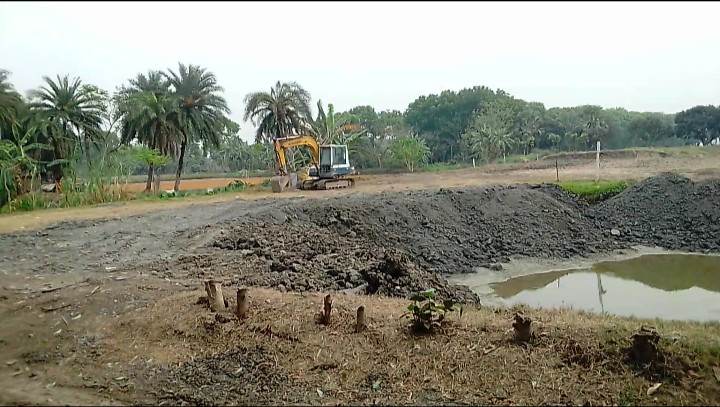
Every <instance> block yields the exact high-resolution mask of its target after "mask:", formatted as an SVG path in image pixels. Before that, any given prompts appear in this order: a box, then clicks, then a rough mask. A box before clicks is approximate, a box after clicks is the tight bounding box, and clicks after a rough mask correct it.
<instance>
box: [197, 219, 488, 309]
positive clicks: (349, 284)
mask: <svg viewBox="0 0 720 407" xmlns="http://www.w3.org/2000/svg"><path fill="white" fill-rule="evenodd" d="M213 245H214V247H216V248H220V249H223V251H224V252H225V253H223V254H220V255H218V254H213V255H209V256H206V257H204V259H203V260H204V261H206V263H204V264H203V266H204V267H202V268H201V269H202V270H204V271H203V274H202V275H195V277H210V276H212V277H214V278H218V277H220V278H223V277H230V278H231V280H232V283H233V284H239V285H253V286H263V287H275V288H279V289H280V290H291V291H299V292H304V291H327V290H355V291H357V292H360V293H365V294H381V295H389V296H397V297H409V296H411V295H412V294H415V293H417V292H419V291H423V290H426V289H428V288H434V289H435V290H436V291H437V293H438V296H439V297H441V298H445V299H453V300H455V301H459V302H476V301H477V299H478V298H477V296H476V295H475V294H473V293H472V292H471V291H470V290H469V289H468V288H467V287H464V286H455V285H450V284H449V283H448V282H447V280H446V279H445V278H444V277H442V276H441V275H440V274H438V273H433V272H429V271H427V270H424V269H422V268H421V267H418V265H417V264H415V263H414V262H413V261H412V260H411V259H410V258H409V257H408V256H407V255H406V254H405V253H403V252H401V251H398V250H396V249H392V248H388V249H386V248H385V247H382V246H378V245H376V244H375V243H374V242H371V241H369V240H367V239H365V238H363V237H361V236H357V235H354V236H353V234H351V233H344V234H341V235H339V234H338V232H337V231H335V230H332V229H329V228H327V227H324V226H317V225H308V226H305V225H299V224H297V223H295V222H288V223H283V224H280V225H278V224H270V223H265V222H261V223H259V224H252V223H250V224H244V225H241V226H235V227H233V228H232V229H230V230H229V231H227V232H224V233H223V236H222V237H220V238H219V239H218V240H216V241H215V242H214V243H213ZM228 251H229V252H228ZM228 256H229V257H231V258H232V259H234V260H232V261H227V260H225V261H224V262H223V263H219V262H218V261H217V259H222V258H227V257H228ZM196 262H197V260H195V259H193V260H192V262H191V263H190V264H189V266H190V269H192V267H193V266H194V265H195V264H196Z"/></svg>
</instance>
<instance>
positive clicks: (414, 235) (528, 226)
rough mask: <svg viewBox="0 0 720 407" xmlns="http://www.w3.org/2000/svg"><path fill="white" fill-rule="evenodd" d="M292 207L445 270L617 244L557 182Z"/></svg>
mask: <svg viewBox="0 0 720 407" xmlns="http://www.w3.org/2000/svg"><path fill="white" fill-rule="evenodd" d="M307 204H308V207H303V208H298V209H295V208H287V212H286V213H297V214H298V215H297V218H298V220H300V221H304V222H311V223H312V224H313V225H317V226H322V227H326V228H329V229H331V230H333V231H335V233H336V234H338V235H340V236H343V235H350V236H358V237H362V238H365V239H367V240H369V241H372V242H374V243H375V244H377V245H379V246H383V247H393V248H397V249H400V250H402V251H404V252H406V253H408V254H409V255H410V256H411V257H412V259H413V261H415V262H416V263H417V264H418V265H420V266H421V267H423V268H426V269H428V270H429V271H432V272H437V273H443V274H445V273H466V272H471V271H473V268H475V267H478V266H486V267H487V266H490V265H491V264H493V263H498V262H505V261H508V258H509V257H510V256H514V255H523V256H532V257H539V258H568V257H572V256H575V255H579V254H583V253H588V252H594V251H605V250H610V249H613V248H615V244H614V242H613V239H606V238H605V237H604V235H603V233H602V231H600V230H597V229H596V228H594V227H591V226H592V223H591V222H589V221H588V219H587V218H586V217H585V216H584V214H583V210H582V208H581V207H580V206H579V205H578V204H577V203H575V201H574V200H572V198H570V197H569V196H567V195H565V194H564V193H562V192H561V191H559V190H558V189H557V188H556V187H554V186H539V187H531V186H527V185H520V186H511V187H489V188H471V189H441V190H439V191H413V192H407V193H385V194H380V195H378V196H358V197H355V196H351V197H343V198H340V199H328V200H323V201H321V202H313V203H312V207H309V205H310V202H307Z"/></svg>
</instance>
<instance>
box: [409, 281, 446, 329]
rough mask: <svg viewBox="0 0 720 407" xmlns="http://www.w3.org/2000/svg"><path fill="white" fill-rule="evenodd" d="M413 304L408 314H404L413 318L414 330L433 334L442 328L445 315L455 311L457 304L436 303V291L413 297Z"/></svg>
mask: <svg viewBox="0 0 720 407" xmlns="http://www.w3.org/2000/svg"><path fill="white" fill-rule="evenodd" d="M410 299H411V300H412V301H413V302H412V304H410V305H408V312H407V313H405V314H403V315H405V316H409V317H410V318H412V320H413V323H412V328H413V329H414V330H415V331H416V332H432V331H434V330H435V329H436V328H440V327H441V326H442V323H443V321H444V320H445V315H446V314H447V313H448V312H452V311H455V302H454V301H452V300H445V301H443V302H442V303H440V302H438V301H435V290H434V289H429V290H425V291H422V292H420V293H417V294H415V295H413V296H412V297H411V298H410Z"/></svg>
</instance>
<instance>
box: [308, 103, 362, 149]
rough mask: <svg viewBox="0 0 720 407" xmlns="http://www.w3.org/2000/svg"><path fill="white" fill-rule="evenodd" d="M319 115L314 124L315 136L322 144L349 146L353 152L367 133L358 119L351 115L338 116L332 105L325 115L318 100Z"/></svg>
mask: <svg viewBox="0 0 720 407" xmlns="http://www.w3.org/2000/svg"><path fill="white" fill-rule="evenodd" d="M317 107H318V115H317V118H316V119H315V120H314V121H313V123H312V129H313V134H314V135H315V137H316V138H317V140H318V143H320V144H347V145H348V149H350V150H353V148H354V147H355V145H356V143H357V141H358V140H359V139H360V137H361V136H362V135H363V134H364V133H365V130H364V129H363V128H362V127H361V126H360V124H359V123H358V120H357V118H355V117H354V116H353V115H350V114H345V115H343V114H336V113H335V108H334V106H333V104H332V103H330V104H328V112H327V114H326V113H325V109H324V108H323V105H322V101H321V100H318V103H317Z"/></svg>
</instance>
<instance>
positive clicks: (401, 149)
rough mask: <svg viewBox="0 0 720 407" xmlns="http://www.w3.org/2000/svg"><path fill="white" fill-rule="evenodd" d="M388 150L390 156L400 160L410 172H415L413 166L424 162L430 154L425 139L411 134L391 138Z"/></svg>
mask: <svg viewBox="0 0 720 407" xmlns="http://www.w3.org/2000/svg"><path fill="white" fill-rule="evenodd" d="M390 151H391V153H392V156H393V157H394V158H395V159H397V160H399V161H401V162H402V163H403V164H404V165H405V168H407V169H408V171H410V172H415V167H416V166H417V165H418V164H421V163H425V162H426V161H427V159H428V157H429V156H430V149H429V148H428V146H427V145H426V144H425V140H423V139H421V138H419V137H417V136H413V135H410V136H406V137H399V138H396V139H395V140H393V142H392V143H391V144H390Z"/></svg>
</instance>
